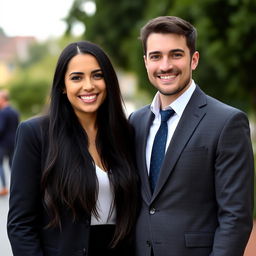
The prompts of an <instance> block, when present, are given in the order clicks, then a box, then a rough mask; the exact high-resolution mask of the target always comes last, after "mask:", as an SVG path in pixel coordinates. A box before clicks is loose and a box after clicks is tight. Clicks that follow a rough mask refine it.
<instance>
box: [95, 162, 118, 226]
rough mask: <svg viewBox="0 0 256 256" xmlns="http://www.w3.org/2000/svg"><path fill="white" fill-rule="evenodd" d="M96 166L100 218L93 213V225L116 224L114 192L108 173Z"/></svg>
mask: <svg viewBox="0 0 256 256" xmlns="http://www.w3.org/2000/svg"><path fill="white" fill-rule="evenodd" d="M95 167H96V175H97V178H98V184H99V193H98V200H97V211H98V214H99V218H98V219H97V218H96V217H95V216H94V215H93V214H92V216H91V225H103V224H115V223H116V210H115V208H114V209H113V212H111V206H112V204H113V199H114V198H113V192H112V189H111V186H110V181H109V177H108V173H107V172H105V171H104V170H102V169H101V168H100V167H99V166H97V165H96V166H95Z"/></svg>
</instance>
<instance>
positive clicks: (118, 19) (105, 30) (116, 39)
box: [66, 0, 146, 68]
mask: <svg viewBox="0 0 256 256" xmlns="http://www.w3.org/2000/svg"><path fill="white" fill-rule="evenodd" d="M85 2H86V1H82V0H75V1H74V4H73V6H72V8H71V10H70V12H69V15H68V17H67V18H66V21H67V24H68V29H67V33H70V32H71V30H72V26H74V25H75V23H76V22H77V21H80V22H82V23H84V24H85V27H86V30H85V34H84V38H86V39H88V40H91V41H93V42H95V43H98V44H99V45H101V46H102V47H104V49H105V50H106V51H107V52H108V53H109V54H110V55H111V57H112V58H113V59H114V61H115V63H116V64H117V65H119V66H120V67H124V68H129V66H128V62H129V60H128V59H129V58H128V55H129V54H132V53H129V52H127V49H126V47H125V46H126V45H127V43H126V42H129V41H130V39H131V32H132V28H133V27H134V26H136V25H137V23H138V22H139V20H140V19H141V16H142V13H143V9H144V7H145V4H146V0H140V1H138V0H129V1H127V0H119V1H116V0H95V1H94V2H95V4H96V8H97V10H96V13H95V14H94V15H93V16H91V15H89V14H87V13H86V12H85V11H84V10H83V9H82V6H83V4H84V3H85Z"/></svg>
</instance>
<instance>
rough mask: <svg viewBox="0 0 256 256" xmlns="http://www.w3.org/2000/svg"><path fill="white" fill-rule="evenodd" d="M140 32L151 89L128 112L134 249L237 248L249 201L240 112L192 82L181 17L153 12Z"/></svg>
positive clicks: (174, 252)
mask: <svg viewBox="0 0 256 256" xmlns="http://www.w3.org/2000/svg"><path fill="white" fill-rule="evenodd" d="M141 40H142V45H143V48H144V61H145V66H146V69H147V73H148V78H149V80H150V82H151V83H152V85H153V86H154V87H155V88H156V89H157V90H158V92H157V93H156V95H155V97H154V99H153V102H152V104H151V105H148V106H145V107H143V108H142V109H140V110H138V111H136V112H135V113H133V114H132V115H131V116H130V122H131V124H132V125H133V126H134V129H135V141H136V157H137V165H138V170H139V174H140V178H141V193H142V206H141V211H140V213H139V217H138V223H137V227H136V252H137V254H136V255H137V256H149V255H154V256H209V255H211V256H213V255H214V256H242V255H243V252H244V249H245V246H246V244H247V241H248V239H249V235H250V232H251V229H252V209H253V176H254V164H253V152H252V146H251V139H250V130H249V124H248V119H247V117H246V115H245V113H243V112H242V111H240V110H238V109H235V108H233V107H231V106H228V105H226V104H223V103H221V102H219V101H217V100H216V99H213V98H211V97H209V96H207V95H206V94H205V93H204V92H202V90H201V89H200V88H199V86H198V85H197V84H195V82H194V80H193V79H192V71H193V70H195V69H196V67H197V65H198V61H199V53H198V52H197V51H196V49H195V41H196V29H195V28H194V27H193V26H192V25H191V24H190V23H189V22H187V21H185V20H182V19H180V18H178V17H173V16H165V17H158V18H155V19H153V20H150V21H149V22H148V23H147V24H146V25H145V26H144V27H143V28H142V29H141ZM162 110H167V111H162ZM160 111H161V113H160ZM167 112H169V117H167V118H166V119H168V118H169V120H164V115H165V114H163V113H167ZM161 119H162V120H161ZM158 129H159V131H158ZM160 130H161V131H160ZM159 133H161V134H160V135H159ZM165 138H166V142H165ZM159 139H160V140H159ZM165 143H166V144H165ZM164 144H165V145H164ZM161 151H163V152H162V153H161ZM151 152H152V156H151ZM161 154H163V155H162V156H161ZM162 158H163V161H162V163H161V159H162ZM157 167H159V169H158V170H157ZM160 167H161V168H160Z"/></svg>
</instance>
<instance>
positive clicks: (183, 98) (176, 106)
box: [150, 79, 196, 117]
mask: <svg viewBox="0 0 256 256" xmlns="http://www.w3.org/2000/svg"><path fill="white" fill-rule="evenodd" d="M195 88H196V84H195V82H194V80H193V79H192V82H191V84H190V86H189V87H188V89H187V90H186V91H185V92H184V93H182V94H181V95H180V96H179V97H178V98H177V99H176V100H175V101H174V102H172V103H171V104H170V105H169V106H168V107H167V108H166V109H169V108H171V109H173V110H174V111H175V113H176V114H177V115H178V116H179V117H180V116H181V115H182V113H183V111H184V109H185V107H186V106H187V104H188V102H189V100H190V98H191V96H192V94H193V92H194V90H195ZM150 108H151V111H152V112H153V113H154V114H155V116H156V117H157V116H158V115H159V111H160V98H159V92H157V93H156V95H155V97H154V99H153V101H152V103H151V106H150Z"/></svg>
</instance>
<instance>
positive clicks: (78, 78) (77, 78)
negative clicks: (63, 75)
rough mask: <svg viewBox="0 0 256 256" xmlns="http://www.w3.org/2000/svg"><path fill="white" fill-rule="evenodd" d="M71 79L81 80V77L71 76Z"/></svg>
mask: <svg viewBox="0 0 256 256" xmlns="http://www.w3.org/2000/svg"><path fill="white" fill-rule="evenodd" d="M71 80H72V81H79V80H81V77H80V76H72V77H71Z"/></svg>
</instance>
